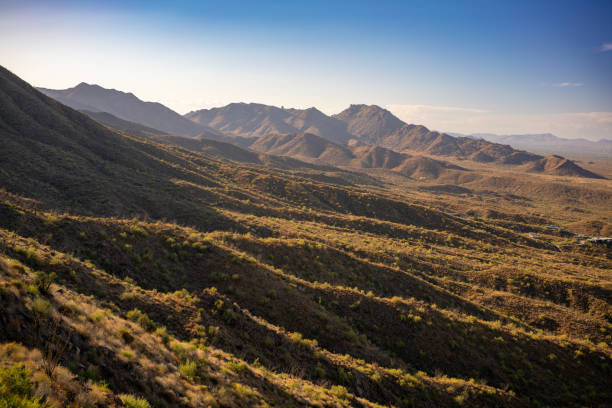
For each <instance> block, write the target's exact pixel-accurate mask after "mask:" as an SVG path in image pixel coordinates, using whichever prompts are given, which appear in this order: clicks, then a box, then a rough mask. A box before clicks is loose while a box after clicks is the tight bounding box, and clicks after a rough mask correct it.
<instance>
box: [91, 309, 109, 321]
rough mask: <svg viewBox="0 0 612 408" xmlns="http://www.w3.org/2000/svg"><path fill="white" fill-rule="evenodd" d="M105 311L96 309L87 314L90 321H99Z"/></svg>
mask: <svg viewBox="0 0 612 408" xmlns="http://www.w3.org/2000/svg"><path fill="white" fill-rule="evenodd" d="M104 316H105V313H104V311H103V310H96V311H95V312H93V313H92V314H90V315H89V320H91V321H92V322H96V323H99V322H101V321H102V320H104Z"/></svg>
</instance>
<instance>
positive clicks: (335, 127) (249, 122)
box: [185, 103, 351, 143]
mask: <svg viewBox="0 0 612 408" xmlns="http://www.w3.org/2000/svg"><path fill="white" fill-rule="evenodd" d="M185 117H186V118H188V119H191V120H192V121H194V122H195V123H198V124H201V125H207V126H210V127H213V128H215V129H217V130H219V131H221V132H223V133H227V134H232V135H236V136H243V137H258V136H265V135H268V134H286V133H301V132H306V133H312V134H315V135H318V136H321V137H322V138H324V139H327V140H331V141H333V142H336V143H346V142H348V140H349V139H350V138H351V135H350V134H349V133H348V132H347V131H346V126H345V125H344V123H343V122H341V121H339V120H336V119H334V118H330V117H329V116H327V115H325V114H324V113H322V112H321V111H319V110H317V109H316V108H310V109H304V110H301V109H282V108H277V107H275V106H269V105H262V104H257V103H249V104H246V103H231V104H229V105H227V106H224V107H222V108H213V109H202V110H199V111H194V112H189V113H188V114H186V115H185Z"/></svg>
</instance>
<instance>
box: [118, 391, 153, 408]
mask: <svg viewBox="0 0 612 408" xmlns="http://www.w3.org/2000/svg"><path fill="white" fill-rule="evenodd" d="M119 398H120V399H121V402H123V405H125V406H126V407H127V408H151V404H149V401H147V400H146V399H144V398H138V397H136V396H134V395H129V394H121V395H119Z"/></svg>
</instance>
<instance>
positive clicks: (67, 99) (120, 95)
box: [38, 82, 218, 137]
mask: <svg viewBox="0 0 612 408" xmlns="http://www.w3.org/2000/svg"><path fill="white" fill-rule="evenodd" d="M38 90H39V91H41V92H42V93H44V94H45V95H47V96H50V97H51V98H53V99H55V100H57V101H59V102H61V103H63V104H65V105H67V106H70V107H71V108H73V109H77V110H86V111H91V112H107V113H110V114H113V115H114V116H117V117H118V118H120V119H124V120H128V121H131V122H136V123H140V124H142V125H145V126H149V127H151V128H154V129H159V130H161V131H163V132H166V133H170V134H174V135H179V136H189V137H194V136H208V137H211V136H215V135H218V132H217V131H215V130H213V129H211V128H209V127H206V126H199V125H197V124H195V123H193V122H192V121H190V120H187V119H185V118H184V117H182V116H181V115H179V114H178V113H176V112H174V111H173V110H171V109H169V108H167V107H165V106H164V105H162V104H160V103H156V102H143V101H141V100H140V99H138V98H137V97H136V96H135V95H134V94H132V93H126V92H121V91H117V90H115V89H106V88H102V87H101V86H98V85H89V84H86V83H84V82H82V83H80V84H79V85H77V86H75V87H74V88H69V89H61V90H55V89H46V88H38Z"/></svg>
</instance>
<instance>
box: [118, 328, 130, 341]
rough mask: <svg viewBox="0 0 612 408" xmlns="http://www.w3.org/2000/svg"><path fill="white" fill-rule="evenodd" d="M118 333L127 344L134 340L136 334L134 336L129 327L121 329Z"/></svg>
mask: <svg viewBox="0 0 612 408" xmlns="http://www.w3.org/2000/svg"><path fill="white" fill-rule="evenodd" d="M117 334H118V335H119V337H121V339H122V340H123V341H124V342H126V343H127V344H130V343H131V342H133V341H134V336H132V333H130V332H129V331H128V330H127V329H119V331H118V332H117Z"/></svg>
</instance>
